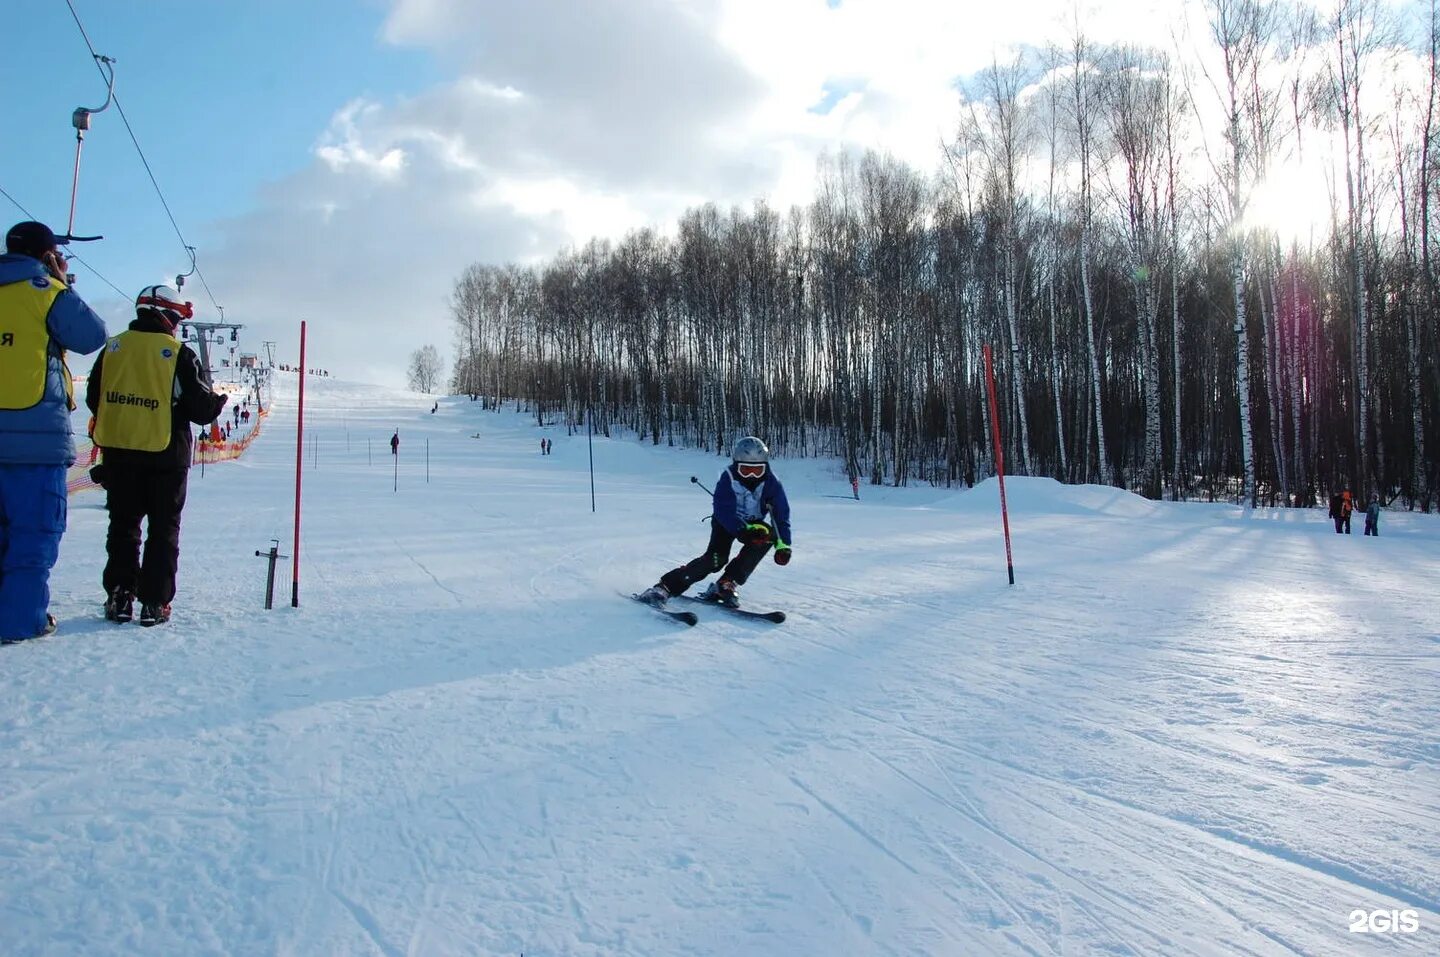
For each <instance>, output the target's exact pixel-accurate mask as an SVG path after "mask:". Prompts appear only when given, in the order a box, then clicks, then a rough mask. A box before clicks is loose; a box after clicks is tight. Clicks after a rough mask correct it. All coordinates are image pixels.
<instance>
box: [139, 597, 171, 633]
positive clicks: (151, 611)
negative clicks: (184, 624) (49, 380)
mask: <svg viewBox="0 0 1440 957" xmlns="http://www.w3.org/2000/svg"><path fill="white" fill-rule="evenodd" d="M169 620H170V606H169V605H151V604H149V603H148V602H146V603H143V604H141V605H140V624H142V625H144V626H145V627H146V628H149V627H151V626H152V625H158V624H160V623H162V622H166V621H169Z"/></svg>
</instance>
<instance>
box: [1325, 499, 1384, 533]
mask: <svg viewBox="0 0 1440 957" xmlns="http://www.w3.org/2000/svg"><path fill="white" fill-rule="evenodd" d="M1354 511H1355V497H1354V496H1353V495H1351V494H1350V490H1349V489H1348V488H1347V489H1342V490H1341V491H1339V492H1336V493H1335V494H1333V495H1331V496H1330V517H1331V518H1333V519H1334V520H1335V534H1336V535H1349V534H1350V514H1351V513H1352V512H1354ZM1365 534H1366V535H1374V536H1375V537H1376V538H1379V537H1380V495H1379V493H1378V492H1371V493H1370V503H1369V504H1368V505H1367V506H1365Z"/></svg>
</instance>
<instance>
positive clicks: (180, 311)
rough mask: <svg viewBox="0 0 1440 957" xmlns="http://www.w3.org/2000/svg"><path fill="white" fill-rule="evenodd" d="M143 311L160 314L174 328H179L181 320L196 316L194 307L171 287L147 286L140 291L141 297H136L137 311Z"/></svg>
mask: <svg viewBox="0 0 1440 957" xmlns="http://www.w3.org/2000/svg"><path fill="white" fill-rule="evenodd" d="M143 309H153V310H154V311H156V312H158V313H160V315H161V316H162V317H164V319H165V321H166V322H168V323H170V325H172V326H178V325H179V324H180V320H182V319H189V318H190V317H191V316H193V315H195V309H194V306H193V305H192V304H191V303H188V302H186V301H185V300H184V299H182V298H180V294H179V293H178V292H176V291H175V290H174V289H171V288H170V287H169V286H146V287H145V288H144V289H142V290H140V295H138V296H136V297H135V311H136V312H140V311H141V310H143Z"/></svg>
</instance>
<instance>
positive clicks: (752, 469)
mask: <svg viewBox="0 0 1440 957" xmlns="http://www.w3.org/2000/svg"><path fill="white" fill-rule="evenodd" d="M735 471H737V472H739V473H740V477H741V478H764V477H765V463H764V462H736V463H735Z"/></svg>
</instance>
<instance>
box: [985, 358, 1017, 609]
mask: <svg viewBox="0 0 1440 957" xmlns="http://www.w3.org/2000/svg"><path fill="white" fill-rule="evenodd" d="M985 381H986V384H987V387H988V388H989V391H990V434H991V437H992V439H993V441H994V446H995V474H996V475H997V476H999V478H1000V521H1001V523H1002V524H1003V525H1004V526H1005V571H1006V572H1007V573H1008V574H1009V575H1010V584H1012V585H1013V584H1015V560H1014V559H1013V558H1012V557H1011V555H1010V511H1009V509H1008V508H1006V506H1005V451H1004V449H1002V448H1001V446H1000V411H999V409H998V408H997V407H996V404H995V366H994V365H993V364H992V363H991V361H990V347H989V346H988V345H987V346H986V347H985Z"/></svg>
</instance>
